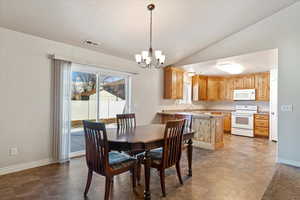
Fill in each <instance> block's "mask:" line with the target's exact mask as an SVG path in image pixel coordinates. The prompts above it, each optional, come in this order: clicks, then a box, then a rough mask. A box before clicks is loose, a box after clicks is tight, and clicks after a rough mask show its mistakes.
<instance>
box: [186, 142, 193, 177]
mask: <svg viewBox="0 0 300 200" xmlns="http://www.w3.org/2000/svg"><path fill="white" fill-rule="evenodd" d="M187 157H188V165H189V173H188V176H192V160H193V140H192V139H190V140H189V141H188V147H187Z"/></svg>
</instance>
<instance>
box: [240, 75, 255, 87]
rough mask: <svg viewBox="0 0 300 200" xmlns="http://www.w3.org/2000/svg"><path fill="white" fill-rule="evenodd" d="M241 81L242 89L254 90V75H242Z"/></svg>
mask: <svg viewBox="0 0 300 200" xmlns="http://www.w3.org/2000/svg"><path fill="white" fill-rule="evenodd" d="M242 79H243V89H253V88H255V76H254V75H244V76H243V78H242Z"/></svg>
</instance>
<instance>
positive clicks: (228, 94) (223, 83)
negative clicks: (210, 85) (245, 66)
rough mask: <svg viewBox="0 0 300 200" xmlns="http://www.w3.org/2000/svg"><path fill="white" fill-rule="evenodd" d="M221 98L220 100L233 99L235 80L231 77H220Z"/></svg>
mask: <svg viewBox="0 0 300 200" xmlns="http://www.w3.org/2000/svg"><path fill="white" fill-rule="evenodd" d="M219 84H220V88H219V100H220V101H232V99H233V88H234V80H233V79H232V78H229V77H224V78H220V80H219Z"/></svg>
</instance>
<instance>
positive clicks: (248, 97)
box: [233, 89, 255, 101]
mask: <svg viewBox="0 0 300 200" xmlns="http://www.w3.org/2000/svg"><path fill="white" fill-rule="evenodd" d="M233 100H235V101H255V89H247V90H234V91H233Z"/></svg>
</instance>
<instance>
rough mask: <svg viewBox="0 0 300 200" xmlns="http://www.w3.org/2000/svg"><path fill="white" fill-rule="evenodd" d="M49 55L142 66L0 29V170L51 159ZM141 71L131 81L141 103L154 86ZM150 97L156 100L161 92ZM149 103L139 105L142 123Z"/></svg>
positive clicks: (113, 65) (129, 68)
mask: <svg viewBox="0 0 300 200" xmlns="http://www.w3.org/2000/svg"><path fill="white" fill-rule="evenodd" d="M49 54H58V55H61V56H64V57H67V58H71V59H74V60H80V61H82V62H86V63H91V64H95V65H99V66H105V67H109V68H111V69H117V70H122V71H131V72H139V70H140V69H138V67H136V65H135V63H134V62H130V61H128V60H124V59H120V58H116V57H113V56H109V55H104V54H101V53H96V52H94V51H89V50H85V49H82V48H78V47H73V46H70V45H66V44H63V43H58V42H54V41H50V40H46V39H42V38H38V37H34V36H31V35H27V34H23V33H18V32H14V31H11V30H7V29H3V28H0V63H1V64H0V66H1V70H0V91H1V98H0V99H1V100H0V112H1V115H0V169H1V168H3V167H5V166H10V165H15V164H20V163H29V162H33V161H39V160H44V159H48V158H51V157H52V155H51V141H52V137H51V131H50V128H51V127H50V125H51V60H50V59H49V58H48V55H49ZM140 71H141V72H142V73H141V74H140V75H136V76H134V77H133V81H132V82H133V88H134V89H138V90H139V91H136V92H135V93H134V94H135V95H136V96H137V98H133V99H135V102H136V103H137V104H139V105H142V103H139V101H145V102H147V101H148V100H149V98H145V96H147V95H145V94H139V93H140V92H141V93H144V91H146V90H144V87H149V88H152V84H150V83H151V82H146V83H142V84H139V83H138V82H139V81H140V80H144V79H145V78H139V77H140V76H141V77H144V76H145V74H144V72H143V71H142V70H140ZM149 81H152V80H150V79H149ZM155 81H157V80H155ZM157 84H158V83H157ZM136 85H138V86H136ZM147 85H150V86H147ZM149 93H150V92H149ZM151 95H153V96H155V98H156V99H157V92H152V94H151ZM155 103H157V101H155ZM151 105H152V104H151ZM149 107H150V108H149ZM149 107H147V108H149V109H148V110H146V109H143V106H141V107H140V108H141V109H143V112H139V113H143V114H140V115H139V117H140V118H141V122H144V123H147V122H148V121H149V120H151V117H149V115H151V114H153V111H152V110H151V107H153V106H149ZM140 108H139V109H140ZM137 111H139V110H137ZM150 111H151V112H150ZM148 112H150V114H149V113H148ZM146 116H147V117H146ZM152 118H153V116H152ZM11 147H17V148H18V149H19V155H17V156H9V149H10V148H11Z"/></svg>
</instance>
